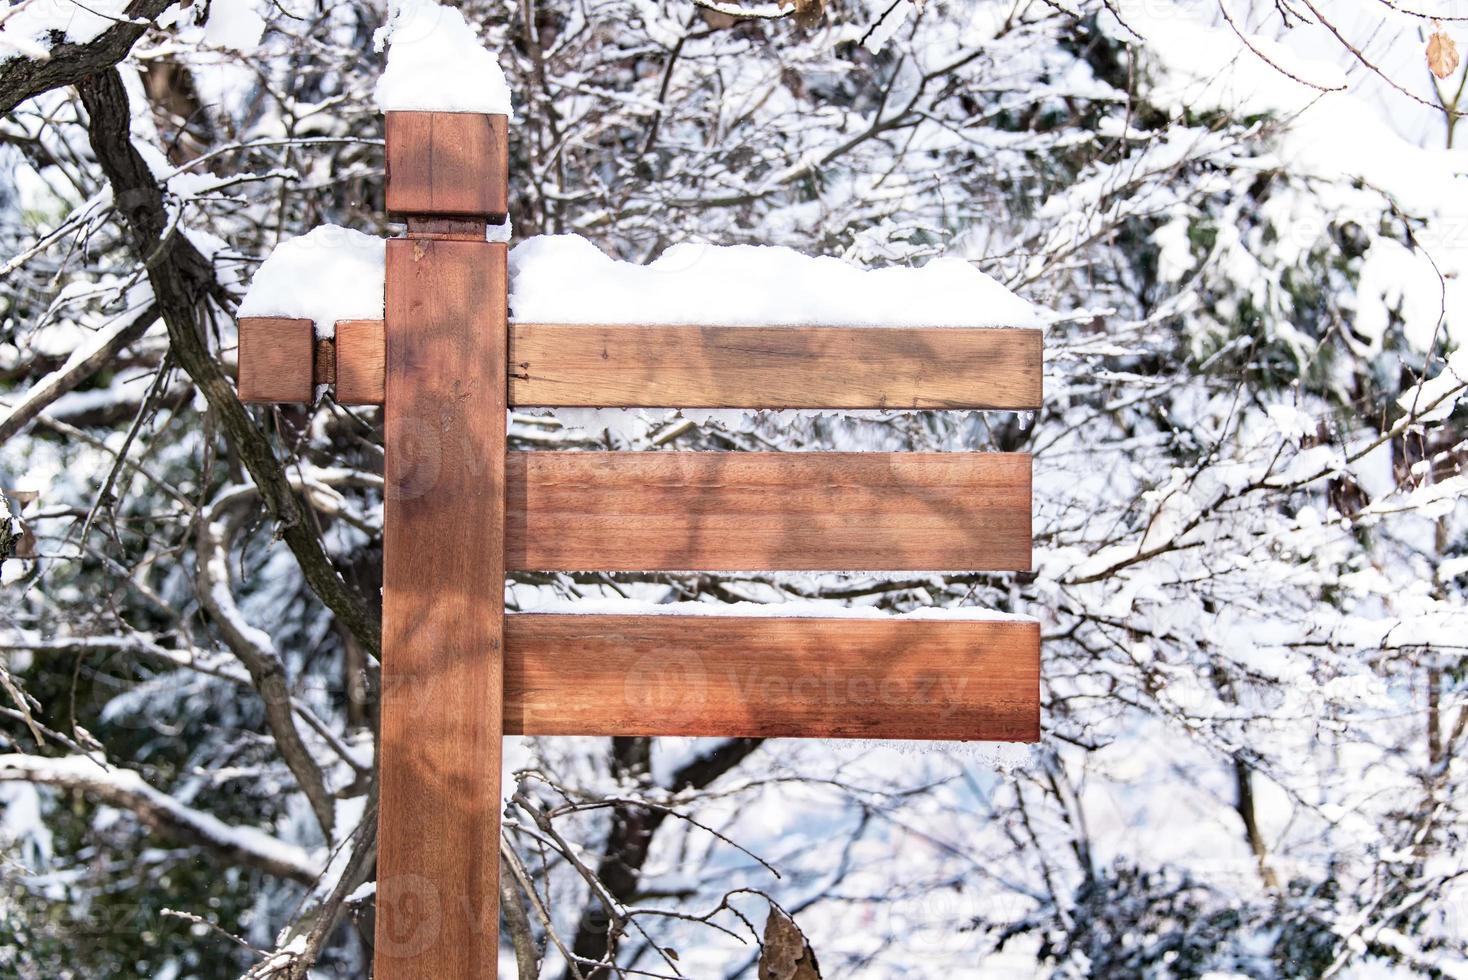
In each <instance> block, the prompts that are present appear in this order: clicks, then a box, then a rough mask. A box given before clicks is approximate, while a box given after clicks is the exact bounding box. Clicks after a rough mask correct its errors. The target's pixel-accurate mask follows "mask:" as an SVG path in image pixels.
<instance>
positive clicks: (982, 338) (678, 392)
mask: <svg viewBox="0 0 1468 980" xmlns="http://www.w3.org/2000/svg"><path fill="white" fill-rule="evenodd" d="M1043 340H1044V337H1043V334H1042V333H1041V332H1040V331H1039V330H993V329H977V328H975V329H966V328H958V329H947V328H864V327H717V326H597V325H588V324H552V323H513V324H511V325H510V372H511V373H510V402H511V403H512V404H515V405H547V406H559V405H579V406H631V407H647V408H656V407H688V408H919V409H969V408H972V409H1034V408H1039V407H1040V403H1041V373H1042V357H1043Z"/></svg>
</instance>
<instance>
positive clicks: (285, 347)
mask: <svg viewBox="0 0 1468 980" xmlns="http://www.w3.org/2000/svg"><path fill="white" fill-rule="evenodd" d="M314 347H315V335H314V333H313V331H312V327H311V321H310V320H296V319H288V318H285V317H245V318H243V319H241V320H240V347H239V393H240V400H241V401H245V402H266V403H282V402H309V401H310V400H311V395H312V387H311V386H312V368H311V363H312V357H313V354H314Z"/></svg>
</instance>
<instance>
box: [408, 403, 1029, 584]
mask: <svg viewBox="0 0 1468 980" xmlns="http://www.w3.org/2000/svg"><path fill="white" fill-rule="evenodd" d="M389 397H391V392H389ZM506 481H507V484H508V488H509V489H508V492H509V501H508V510H507V513H506V524H505V536H506V541H505V548H506V555H505V560H506V562H507V563H508V566H509V567H510V568H512V569H517V570H522V569H523V570H541V571H551V570H586V571H639V570H642V571H667V570H685V571H704V570H708V571H713V570H742V571H760V570H820V569H829V570H845V569H850V570H879V569H886V570H894V571H896V570H944V569H982V570H992V571H1009V570H1025V569H1028V568H1029V567H1030V457H1029V456H1028V455H1024V454H1015V453H744V452H731V453H719V452H625V453H599V452H598V453H559V452H534V453H511V454H510V455H509V457H508V461H507V467H506Z"/></svg>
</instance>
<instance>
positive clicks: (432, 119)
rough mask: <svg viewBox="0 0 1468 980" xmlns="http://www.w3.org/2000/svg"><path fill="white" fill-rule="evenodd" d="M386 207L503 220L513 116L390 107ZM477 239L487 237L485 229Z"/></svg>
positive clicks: (409, 212)
mask: <svg viewBox="0 0 1468 980" xmlns="http://www.w3.org/2000/svg"><path fill="white" fill-rule="evenodd" d="M386 134H387V210H388V212H389V213H390V214H396V215H411V216H413V217H414V218H421V217H430V218H432V219H440V218H445V217H453V216H460V217H477V218H483V219H486V220H489V219H500V218H502V217H503V215H504V214H505V212H506V202H507V201H508V199H509V187H508V183H507V177H506V174H507V167H506V163H507V159H508V156H509V135H508V134H509V120H508V119H506V118H505V117H504V116H490V115H484V114H481V113H476V112H389V113H388V114H387V123H386ZM479 238H480V239H481V240H482V239H483V238H484V230H483V229H482V228H481V229H480V232H479Z"/></svg>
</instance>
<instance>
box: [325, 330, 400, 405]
mask: <svg viewBox="0 0 1468 980" xmlns="http://www.w3.org/2000/svg"><path fill="white" fill-rule="evenodd" d="M386 356H387V348H386V340H385V338H384V336H383V325H382V321H381V320H338V321H337V324H336V400H337V401H338V402H340V403H341V404H343V405H381V404H382V402H383V398H384V396H385V395H386V388H385V383H386V371H387V361H386Z"/></svg>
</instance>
